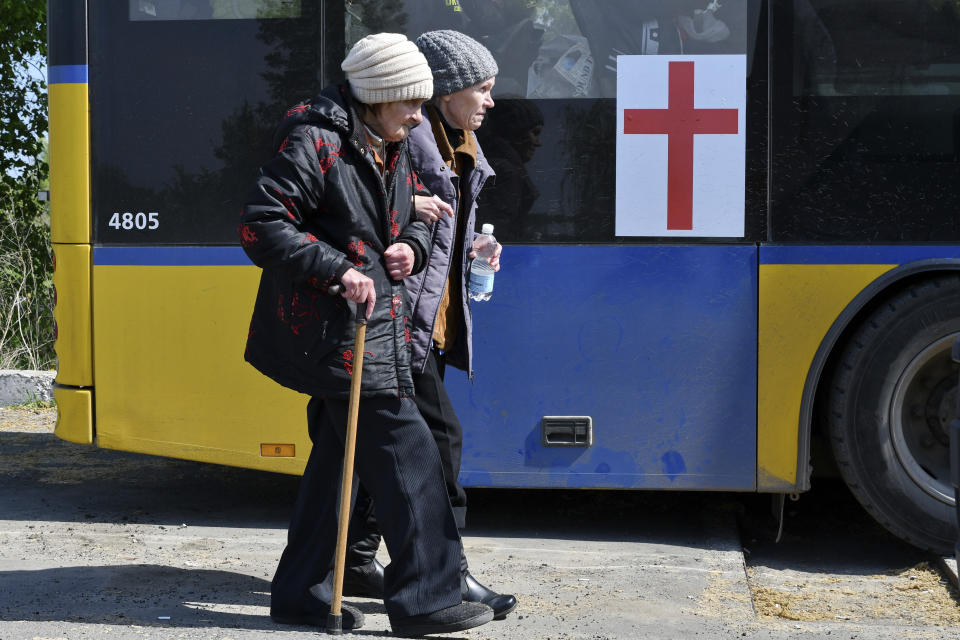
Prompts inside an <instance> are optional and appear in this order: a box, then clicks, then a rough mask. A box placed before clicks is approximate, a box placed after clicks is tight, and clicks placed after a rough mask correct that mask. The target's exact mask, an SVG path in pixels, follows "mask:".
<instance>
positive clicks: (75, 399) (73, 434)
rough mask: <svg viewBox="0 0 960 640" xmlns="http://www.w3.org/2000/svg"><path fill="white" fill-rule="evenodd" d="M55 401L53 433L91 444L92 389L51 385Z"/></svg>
mask: <svg viewBox="0 0 960 640" xmlns="http://www.w3.org/2000/svg"><path fill="white" fill-rule="evenodd" d="M53 399H54V401H55V402H56V403H57V426H56V428H55V429H54V431H53V433H54V434H55V435H56V436H57V437H58V438H60V439H61V440H66V441H67V442H74V443H76V444H93V391H91V390H90V389H77V388H76V387H62V386H60V385H59V384H55V385H54V386H53Z"/></svg>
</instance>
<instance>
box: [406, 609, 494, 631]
mask: <svg viewBox="0 0 960 640" xmlns="http://www.w3.org/2000/svg"><path fill="white" fill-rule="evenodd" d="M491 620H493V610H491V609H490V607H488V606H487V605H485V604H481V603H479V602H461V603H460V604H455V605H453V606H452V607H447V608H446V609H440V610H439V611H434V612H433V613H424V614H422V615H418V616H407V617H405V618H390V628H391V629H393V633H395V634H396V635H398V636H403V637H405V638H419V637H421V636H425V635H427V634H430V633H451V632H453V631H463V630H464V629H472V628H474V627H479V626H480V625H482V624H486V623H488V622H490V621H491Z"/></svg>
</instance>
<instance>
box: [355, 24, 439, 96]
mask: <svg viewBox="0 0 960 640" xmlns="http://www.w3.org/2000/svg"><path fill="white" fill-rule="evenodd" d="M340 68H341V69H343V70H344V71H345V72H346V74H347V80H349V81H350V90H351V92H352V93H353V97H355V98H356V99H357V100H359V101H360V102H364V103H366V104H377V103H379V102H395V101H399V100H429V99H430V96H432V95H433V74H432V73H431V72H430V65H428V64H427V59H426V58H424V57H423V54H422V53H420V50H419V49H417V45H415V44H413V43H412V42H410V41H409V40H407V38H406V37H405V36H403V35H401V34H399V33H374V34H371V35H369V36H367V37H366V38H363V39H362V40H360V41H359V42H357V44H355V45H353V48H352V49H350V53H348V54H347V57H346V59H345V60H344V61H343V64H341V65H340Z"/></svg>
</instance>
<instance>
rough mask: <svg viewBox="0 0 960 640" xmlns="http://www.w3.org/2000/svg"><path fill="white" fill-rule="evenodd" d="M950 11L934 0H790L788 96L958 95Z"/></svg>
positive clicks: (956, 28)
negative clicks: (790, 78)
mask: <svg viewBox="0 0 960 640" xmlns="http://www.w3.org/2000/svg"><path fill="white" fill-rule="evenodd" d="M958 18H960V5H958V4H957V3H954V2H941V1H938V0H915V1H914V2H876V1H875V0H844V1H838V0H831V1H824V0H795V2H794V26H793V32H794V33H793V35H794V40H793V42H794V60H795V61H796V67H797V68H796V70H795V76H794V77H795V83H794V95H822V96H830V95H850V96H870V95H876V96H884V95H886V96H893V95H903V96H908V95H960V19H958ZM834 33H836V34H842V37H836V38H834V37H832V34H834Z"/></svg>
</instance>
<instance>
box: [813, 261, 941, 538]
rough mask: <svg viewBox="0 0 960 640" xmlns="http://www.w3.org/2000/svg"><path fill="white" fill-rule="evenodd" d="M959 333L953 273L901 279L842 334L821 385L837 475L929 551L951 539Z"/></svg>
mask: <svg viewBox="0 0 960 640" xmlns="http://www.w3.org/2000/svg"><path fill="white" fill-rule="evenodd" d="M958 336H960V275H949V276H938V277H935V278H931V279H929V280H925V281H923V282H917V283H914V284H911V285H909V286H908V287H907V288H905V289H904V290H902V291H900V292H899V293H897V294H896V295H894V296H892V297H891V298H889V299H887V300H884V301H883V302H882V303H881V304H879V305H878V306H877V307H876V308H875V309H874V310H873V312H872V313H871V314H870V315H869V316H868V317H867V318H866V319H864V320H863V322H862V323H861V324H860V325H859V326H858V327H857V328H856V329H855V330H854V332H853V334H852V335H851V336H850V338H849V340H847V342H846V344H845V347H844V348H843V351H842V353H841V355H840V360H839V362H838V364H837V366H836V368H835V371H834V375H833V379H832V381H831V387H830V394H829V395H830V400H829V402H830V419H829V429H830V439H831V443H832V447H833V452H834V455H835V457H836V459H837V463H838V466H839V467H840V472H841V474H842V475H843V478H844V480H845V481H846V483H847V485H848V486H849V487H850V489H851V491H852V492H853V494H854V495H855V496H856V497H857V499H858V500H859V501H860V503H861V504H862V505H863V506H864V507H865V508H866V509H867V511H868V512H869V513H870V514H871V515H872V516H873V517H874V518H875V519H876V520H877V521H879V522H880V523H881V524H882V525H883V526H884V527H886V528H887V529H888V530H889V531H891V532H892V533H893V534H894V535H896V536H898V537H900V538H902V539H904V540H906V541H907V542H909V543H911V544H913V545H915V546H917V547H920V548H923V549H927V550H930V551H935V552H937V553H944V554H947V553H952V552H953V545H954V542H955V541H956V537H957V529H956V524H955V523H956V515H955V510H954V509H955V506H954V505H955V503H954V492H953V486H952V484H951V479H950V460H949V452H950V442H949V433H950V431H949V425H950V421H951V420H952V418H953V415H952V414H953V412H954V410H955V407H956V394H957V372H956V368H955V366H954V365H953V363H952V361H951V359H950V352H951V346H952V343H953V340H954V339H955V338H956V337H958Z"/></svg>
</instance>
